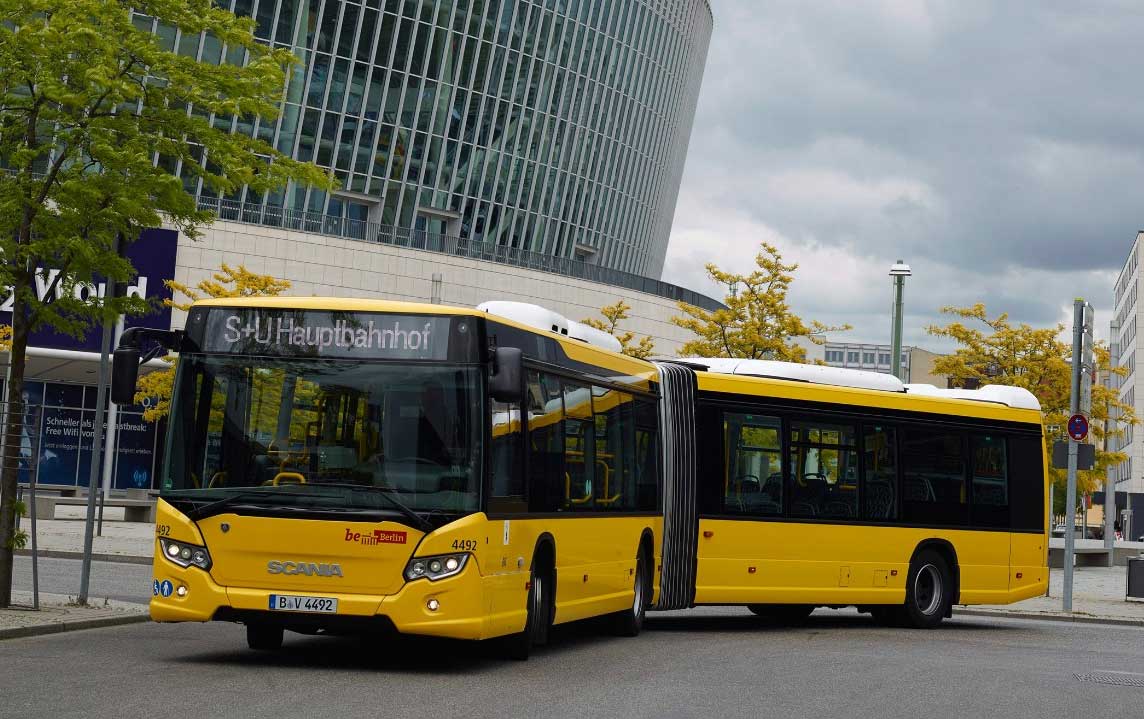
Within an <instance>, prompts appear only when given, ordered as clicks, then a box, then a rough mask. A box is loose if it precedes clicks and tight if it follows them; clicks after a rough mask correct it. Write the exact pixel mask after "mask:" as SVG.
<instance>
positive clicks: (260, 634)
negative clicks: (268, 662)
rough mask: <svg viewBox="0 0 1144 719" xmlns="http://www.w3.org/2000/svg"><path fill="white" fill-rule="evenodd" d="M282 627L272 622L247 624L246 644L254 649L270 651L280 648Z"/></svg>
mask: <svg viewBox="0 0 1144 719" xmlns="http://www.w3.org/2000/svg"><path fill="white" fill-rule="evenodd" d="M283 633H284V632H283V629H282V627H281V626H277V625H274V624H247V625H246V645H247V646H248V647H250V648H251V649H254V650H255V651H260V652H272V651H276V650H278V649H281V648H282V635H283Z"/></svg>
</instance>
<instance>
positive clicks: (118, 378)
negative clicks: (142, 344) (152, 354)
mask: <svg viewBox="0 0 1144 719" xmlns="http://www.w3.org/2000/svg"><path fill="white" fill-rule="evenodd" d="M138 380H139V348H138V347H119V348H117V349H116V350H115V355H114V359H112V360H111V401H112V402H114V403H115V404H118V405H131V404H135V383H136V382H137V381H138Z"/></svg>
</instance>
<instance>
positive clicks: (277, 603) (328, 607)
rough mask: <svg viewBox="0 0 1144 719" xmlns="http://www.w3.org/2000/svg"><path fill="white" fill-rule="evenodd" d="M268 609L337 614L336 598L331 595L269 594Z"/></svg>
mask: <svg viewBox="0 0 1144 719" xmlns="http://www.w3.org/2000/svg"><path fill="white" fill-rule="evenodd" d="M270 609H271V610H273V611H278V612H317V613H319V614H337V613H338V600H337V599H334V598H333V597H305V596H298V595H296V594H271V595H270Z"/></svg>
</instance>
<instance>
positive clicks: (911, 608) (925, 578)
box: [900, 549, 953, 629]
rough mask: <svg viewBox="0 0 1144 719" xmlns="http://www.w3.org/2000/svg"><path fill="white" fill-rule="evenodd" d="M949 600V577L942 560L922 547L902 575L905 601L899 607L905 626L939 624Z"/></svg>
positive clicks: (950, 600) (936, 554)
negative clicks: (905, 572)
mask: <svg viewBox="0 0 1144 719" xmlns="http://www.w3.org/2000/svg"><path fill="white" fill-rule="evenodd" d="M952 601H953V580H952V578H951V576H950V572H949V566H948V565H947V564H946V563H945V559H943V558H942V556H941V555H940V554H938V553H937V552H934V551H933V550H929V549H926V550H923V551H921V552H919V553H918V555H917V556H916V557H915V558H914V561H913V562H911V563H910V573H909V575H907V577H906V603H905V605H904V606H903V607H902V608H901V610H900V615H901V618H902V619H904V620H905V621H904V623H905V624H906V625H907V626H910V627H915V628H917V629H933V628H934V627H936V626H937V625H939V624H941V620H942V618H944V617H945V614H946V612H947V611H948V610H949V607H950V604H951V603H952Z"/></svg>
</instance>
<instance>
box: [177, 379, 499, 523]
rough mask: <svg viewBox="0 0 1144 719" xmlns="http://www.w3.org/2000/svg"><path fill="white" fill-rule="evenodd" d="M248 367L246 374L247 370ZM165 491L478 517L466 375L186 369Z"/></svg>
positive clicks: (470, 383) (475, 436)
mask: <svg viewBox="0 0 1144 719" xmlns="http://www.w3.org/2000/svg"><path fill="white" fill-rule="evenodd" d="M252 360H256V361H257V364H255V363H254V362H252ZM184 361H185V362H186V364H185V365H184V368H183V370H184V371H183V372H182V376H181V379H180V383H179V387H178V389H177V391H178V392H181V393H183V394H184V396H183V397H181V401H180V402H178V403H176V407H177V408H178V409H179V410H181V411H177V412H176V415H175V416H173V417H172V418H171V423H172V428H171V429H172V432H174V433H176V434H177V436H175V437H174V438H173V441H172V444H171V457H170V461H169V463H168V473H167V480H168V484H169V486H167V487H166V488H168V489H214V490H226V489H233V488H237V487H250V488H253V487H258V488H287V487H289V488H292V491H293V492H296V493H303V494H305V493H307V492H306V491H305V490H307V489H308V488H309V487H315V488H317V487H318V486H320V485H327V486H329V485H339V486H347V485H354V486H361V487H376V488H384V489H387V490H391V491H392V492H393V493H400V494H401V495H402V498H401V501H402V502H403V503H405V504H407V505H408V506H410V507H412V508H414V509H417V508H426V509H437V510H444V511H450V510H452V511H471V510H472V509H474V508H476V507H477V506H478V496H477V491H478V487H479V483H478V478H479V472H478V469H479V467H480V457H479V451H478V448H479V445H480V443H479V441H478V440H479V434H480V425H479V423H478V421H477V417H479V416H480V415H479V414H478V412H480V411H481V409H482V408H481V406H480V401H479V399H478V398H479V396H480V394H479V392H477V391H476V390H478V389H479V381H480V375H479V373H478V371H477V370H476V369H475V368H470V367H464V366H441V365H440V364H430V363H420V364H418V363H407V364H400V365H399V364H397V363H383V362H356V361H355V362H349V361H335V360H319V359H274V358H236V357H214V356H203V357H195V358H186V359H185V360H184Z"/></svg>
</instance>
